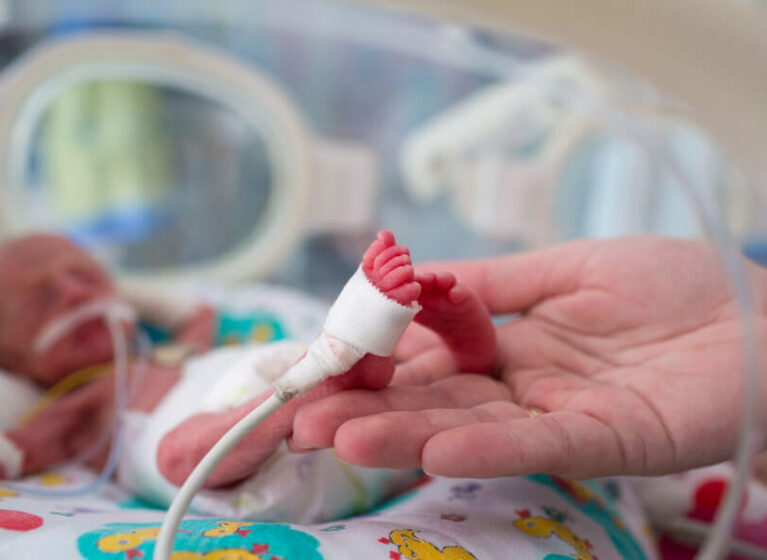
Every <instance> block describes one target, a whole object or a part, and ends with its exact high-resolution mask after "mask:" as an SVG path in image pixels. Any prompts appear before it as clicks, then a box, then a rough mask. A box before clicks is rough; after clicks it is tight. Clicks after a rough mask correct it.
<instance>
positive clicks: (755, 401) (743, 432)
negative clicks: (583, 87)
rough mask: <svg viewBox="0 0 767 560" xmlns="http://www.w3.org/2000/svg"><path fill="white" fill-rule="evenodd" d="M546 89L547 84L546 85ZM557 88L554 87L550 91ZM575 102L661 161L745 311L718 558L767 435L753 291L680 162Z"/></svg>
mask: <svg viewBox="0 0 767 560" xmlns="http://www.w3.org/2000/svg"><path fill="white" fill-rule="evenodd" d="M542 85H545V84H542ZM548 86H549V87H548V88H547V87H544V88H542V91H541V94H542V95H544V96H547V97H549V98H552V99H557V98H559V97H561V96H559V95H557V91H556V89H557V85H556V84H548ZM551 86H553V88H552V87H551ZM572 99H573V103H574V105H575V106H576V107H577V108H578V109H581V110H583V111H585V112H587V113H589V114H591V115H592V116H595V117H598V118H599V119H600V120H602V121H603V122H604V123H605V124H606V125H610V126H613V127H614V128H615V131H616V132H619V133H622V134H624V135H626V136H627V137H628V138H629V139H631V140H632V141H634V142H636V144H637V145H638V146H640V147H641V148H643V149H644V150H646V151H647V153H648V154H650V155H651V156H652V157H654V158H656V159H658V160H659V162H660V163H661V165H662V166H663V167H665V168H666V169H667V170H668V171H669V173H670V174H671V176H672V177H673V178H674V179H675V180H676V181H677V182H678V183H679V185H680V187H681V188H682V190H683V191H684V193H685V195H686V196H687V197H688V200H689V202H690V204H691V205H692V206H693V208H694V210H695V213H696V215H697V217H698V219H699V220H700V223H701V225H702V227H703V229H704V231H705V232H706V234H707V236H708V237H709V238H710V239H711V240H712V242H713V243H714V245H715V246H716V247H717V249H718V250H719V253H720V255H721V259H722V264H723V266H724V268H725V270H726V271H727V274H728V276H729V279H730V286H731V289H732V292H733V296H734V299H735V302H736V304H737V307H738V311H739V312H740V329H741V335H742V339H743V412H742V416H741V428H740V432H739V434H738V442H737V448H736V450H735V473H734V476H733V477H732V481H731V483H730V486H729V488H728V490H727V494H726V496H725V498H724V500H723V502H722V504H721V505H720V507H719V510H718V511H717V515H716V520H715V522H714V524H713V527H712V528H711V530H710V533H709V536H708V539H706V541H705V543H704V545H703V547H702V549H701V550H700V552H699V553H698V555H697V556H696V560H718V559H720V558H722V557H723V556H724V555H725V554H726V552H727V551H728V550H730V548H731V535H732V529H733V527H734V525H735V521H736V519H737V516H738V512H739V511H740V509H741V504H742V502H743V497H744V495H745V491H746V484H747V482H748V478H749V475H750V473H751V464H752V461H753V458H754V455H755V454H756V452H757V451H758V443H759V441H760V440H761V438H762V437H763V436H764V434H762V433H761V432H762V428H761V423H760V413H761V410H762V405H763V403H762V402H761V398H762V395H763V394H764V391H763V390H762V384H761V381H760V378H759V366H760V362H759V351H758V339H757V329H756V323H755V321H756V318H755V314H756V305H755V302H754V293H753V291H752V288H751V285H750V283H749V278H748V275H747V273H746V269H745V267H744V265H743V263H744V258H743V257H742V255H741V254H740V251H739V250H738V249H737V246H736V244H735V242H734V240H733V239H732V237H731V236H730V235H729V232H728V231H727V228H726V227H725V226H724V225H723V223H722V220H721V218H717V216H716V211H715V209H714V208H712V207H711V205H709V204H707V203H706V201H705V200H704V199H703V198H702V197H701V195H700V193H699V192H698V190H697V189H696V188H695V184H694V183H693V182H692V180H690V178H689V177H688V176H687V174H686V173H685V171H684V170H683V169H681V168H680V166H679V165H678V164H677V162H676V161H675V160H674V159H673V158H672V157H669V155H668V154H667V153H665V152H663V151H662V150H659V149H658V148H657V145H658V143H657V142H656V141H655V139H654V137H653V135H652V130H651V129H648V128H647V127H642V126H640V125H637V124H636V123H634V122H632V121H630V120H629V119H628V118H627V117H626V116H625V115H623V114H622V113H620V112H619V111H618V110H616V109H613V108H611V107H609V106H606V105H603V104H599V103H596V102H595V101H594V100H591V99H588V98H586V97H584V96H578V95H576V96H573V98H572Z"/></svg>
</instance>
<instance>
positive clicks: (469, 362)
mask: <svg viewBox="0 0 767 560" xmlns="http://www.w3.org/2000/svg"><path fill="white" fill-rule="evenodd" d="M416 281H417V282H418V283H419V284H420V285H421V296H420V297H419V298H418V303H420V304H421V306H422V307H423V309H422V310H421V311H420V312H419V313H418V315H416V317H415V321H416V322H417V323H420V324H421V325H423V326H425V327H427V328H429V329H431V330H432V331H434V332H436V333H437V334H439V335H440V337H441V338H442V340H443V341H444V342H445V344H446V345H447V347H448V348H449V349H450V351H451V353H452V355H453V359H454V360H455V364H456V368H457V369H458V371H461V372H467V373H488V372H489V371H490V370H491V369H492V368H493V365H494V364H495V358H496V340H495V327H494V326H493V322H492V320H491V319H490V313H489V312H488V310H487V307H485V305H484V304H483V303H482V301H481V300H480V299H479V297H478V296H477V295H476V294H475V293H474V292H472V291H471V290H469V289H468V288H467V287H466V286H463V285H461V284H458V283H456V279H455V276H453V275H452V274H451V273H449V272H439V273H437V274H431V273H428V274H420V275H417V276H416Z"/></svg>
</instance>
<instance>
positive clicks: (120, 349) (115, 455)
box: [0, 302, 149, 497]
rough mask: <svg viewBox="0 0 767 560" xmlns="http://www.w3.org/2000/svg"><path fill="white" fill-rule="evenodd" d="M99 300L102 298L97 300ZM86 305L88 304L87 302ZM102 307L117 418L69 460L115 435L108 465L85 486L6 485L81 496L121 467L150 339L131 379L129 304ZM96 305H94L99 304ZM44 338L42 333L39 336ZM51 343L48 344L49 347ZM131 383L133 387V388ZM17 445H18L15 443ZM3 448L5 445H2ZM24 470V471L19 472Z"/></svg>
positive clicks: (73, 324)
mask: <svg viewBox="0 0 767 560" xmlns="http://www.w3.org/2000/svg"><path fill="white" fill-rule="evenodd" d="M97 303H98V302H97ZM84 307H85V306H84ZM95 307H99V308H100V309H101V310H102V312H103V316H104V320H105V322H106V325H107V328H108V329H109V334H110V336H111V338H112V348H113V352H114V363H115V384H114V398H115V417H114V421H113V423H112V426H111V429H109V430H107V431H105V432H104V433H103V434H102V436H100V437H99V439H98V440H97V441H96V443H95V444H94V445H92V446H91V448H90V449H88V450H86V451H85V452H84V453H82V454H80V455H79V456H78V457H76V458H75V459H73V460H71V461H68V462H67V464H72V463H80V462H84V461H86V460H88V459H89V458H90V456H92V455H95V453H97V452H98V451H99V449H101V447H102V446H103V443H105V441H106V439H107V438H109V437H110V436H111V439H112V445H111V448H110V450H109V455H108V457H107V461H106V464H105V465H104V468H103V469H102V470H101V472H100V473H99V476H98V477H97V478H96V479H94V480H92V481H91V482H88V483H86V484H84V485H82V486H76V487H74V488H63V489H59V488H56V489H47V488H36V487H31V486H26V485H24V484H15V483H14V484H9V483H8V482H4V483H3V484H4V486H6V487H8V488H11V489H12V490H17V491H20V492H25V493H28V494H37V495H42V496H51V497H69V496H79V495H82V494H87V493H90V492H93V491H94V490H96V489H98V488H99V487H101V486H102V485H104V484H105V483H106V482H108V481H109V480H110V479H111V478H112V474H114V472H115V470H116V469H117V466H118V463H119V460H120V455H121V453H122V445H123V435H122V426H123V422H124V416H125V412H126V410H127V408H128V401H129V398H130V396H131V395H132V394H133V393H134V392H135V390H136V389H137V387H138V386H139V385H140V383H141V380H142V378H143V374H144V369H145V364H146V362H147V360H148V349H149V345H148V340H147V339H146V337H144V338H141V336H140V335H137V336H138V341H137V343H138V350H139V363H138V365H137V371H136V374H135V375H134V379H133V381H132V382H131V383H129V382H128V367H129V365H128V343H127V337H126V336H125V331H124V329H123V324H122V323H123V321H125V320H127V319H129V317H128V316H127V315H126V312H125V309H126V308H125V307H124V306H116V305H114V304H113V305H110V306H106V307H100V306H95ZM95 307H94V308H95ZM88 309H91V306H88ZM89 313H90V311H89V312H88V313H85V314H83V313H75V314H70V315H71V316H73V317H74V316H76V317H78V320H77V321H73V320H69V319H68V320H66V321H65V323H66V324H67V325H68V327H69V328H70V329H71V328H74V327H76V326H77V325H78V324H80V322H81V321H82V320H84V318H85V317H86V316H88V317H89V318H90V315H89ZM55 330H56V331H58V327H55ZM55 338H56V339H58V338H59V336H58V334H57V336H56V337H55ZM38 339H40V337H38ZM48 346H49V345H46V347H48ZM129 385H130V388H129ZM3 439H4V438H2V437H0V444H1V443H2V442H3ZM14 447H15V446H14ZM0 451H2V449H0ZM21 460H22V461H23V453H22V454H21ZM20 468H21V465H19V471H20ZM7 471H8V469H7V468H6V476H7V477H11V475H10V474H8V472H7ZM18 474H20V472H18V473H16V475H18Z"/></svg>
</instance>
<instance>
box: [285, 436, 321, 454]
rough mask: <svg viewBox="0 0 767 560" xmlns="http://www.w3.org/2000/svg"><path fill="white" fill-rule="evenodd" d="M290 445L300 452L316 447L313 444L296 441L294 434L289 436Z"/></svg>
mask: <svg viewBox="0 0 767 560" xmlns="http://www.w3.org/2000/svg"><path fill="white" fill-rule="evenodd" d="M288 447H289V448H291V449H293V450H295V451H298V452H301V451H313V450H314V449H316V448H315V447H312V446H311V445H305V444H303V443H300V442H298V441H296V440H295V438H294V437H293V436H290V437H289V438H288Z"/></svg>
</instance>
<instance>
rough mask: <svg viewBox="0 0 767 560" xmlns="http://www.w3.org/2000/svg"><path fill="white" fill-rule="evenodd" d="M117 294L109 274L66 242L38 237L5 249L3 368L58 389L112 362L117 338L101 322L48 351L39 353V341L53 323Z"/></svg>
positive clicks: (0, 252)
mask: <svg viewBox="0 0 767 560" xmlns="http://www.w3.org/2000/svg"><path fill="white" fill-rule="evenodd" d="M114 295H115V286H114V284H113V282H112V280H111V278H110V277H109V275H108V274H107V272H106V271H105V270H104V269H103V268H102V267H101V266H100V265H99V264H98V263H97V262H96V261H94V260H93V259H92V258H91V257H90V256H89V255H88V254H87V253H86V252H85V251H83V250H82V249H81V248H79V247H78V246H77V245H75V244H74V243H72V242H71V241H69V240H68V239H66V238H63V237H59V236H56V235H49V234H36V235H29V236H25V237H20V238H16V239H13V240H11V241H8V242H6V243H5V244H3V245H0V367H2V368H5V369H7V370H9V371H12V372H15V373H19V374H23V375H25V376H28V377H31V378H33V379H35V380H36V381H38V382H40V383H42V384H44V385H52V384H54V383H55V382H56V381H58V380H60V379H62V378H63V377H65V376H66V375H68V374H70V373H72V372H74V371H76V370H78V369H80V368H82V367H86V366H89V365H93V364H97V363H101V362H105V361H107V360H109V359H111V357H112V343H111V337H110V335H109V331H108V329H107V326H106V324H105V322H104V321H103V320H102V319H99V318H95V319H92V320H89V321H86V322H83V323H81V324H80V325H79V326H77V327H75V328H74V329H73V330H72V331H71V332H69V333H68V334H67V335H66V336H64V337H63V338H61V339H59V340H57V341H56V342H54V343H53V344H52V345H51V346H50V347H49V348H47V349H45V350H44V351H39V349H38V351H36V348H35V341H36V339H37V338H38V336H39V334H40V333H41V331H42V329H43V328H44V327H45V326H46V325H49V324H50V323H51V321H52V320H53V319H55V318H57V317H61V316H62V315H63V314H65V313H67V312H69V311H71V310H72V309H74V308H76V307H78V306H81V305H83V304H86V303H89V302H92V301H96V300H100V299H103V298H109V297H113V296H114Z"/></svg>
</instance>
